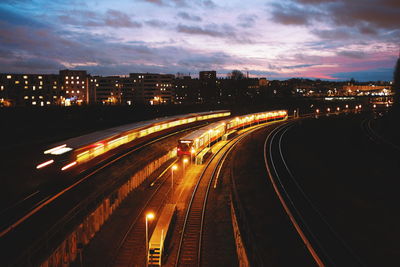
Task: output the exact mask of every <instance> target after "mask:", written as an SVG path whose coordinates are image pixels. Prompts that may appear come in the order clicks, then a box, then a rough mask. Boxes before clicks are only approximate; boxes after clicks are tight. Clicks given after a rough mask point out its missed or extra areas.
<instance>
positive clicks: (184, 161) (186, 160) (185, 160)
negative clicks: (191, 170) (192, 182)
mask: <svg viewBox="0 0 400 267" xmlns="http://www.w3.org/2000/svg"><path fill="white" fill-rule="evenodd" d="M186 163H188V159H187V158H184V159H183V173H185V165H186Z"/></svg>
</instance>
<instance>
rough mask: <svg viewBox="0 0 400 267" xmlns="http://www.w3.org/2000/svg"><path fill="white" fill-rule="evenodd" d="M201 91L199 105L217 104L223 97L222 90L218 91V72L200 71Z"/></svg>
mask: <svg viewBox="0 0 400 267" xmlns="http://www.w3.org/2000/svg"><path fill="white" fill-rule="evenodd" d="M199 80H200V84H201V87H200V91H199V92H198V99H197V100H198V102H199V103H205V102H207V103H215V102H218V99H219V97H220V95H221V93H220V90H217V72H216V71H215V70H210V71H200V72H199Z"/></svg>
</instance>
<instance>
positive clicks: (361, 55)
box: [336, 50, 366, 59]
mask: <svg viewBox="0 0 400 267" xmlns="http://www.w3.org/2000/svg"><path fill="white" fill-rule="evenodd" d="M336 54H337V55H338V56H345V57H350V58H354V59H362V58H365V57H366V54H365V53H364V52H363V51H349V50H344V51H338V52H337V53H336Z"/></svg>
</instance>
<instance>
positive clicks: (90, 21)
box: [58, 9, 142, 28]
mask: <svg viewBox="0 0 400 267" xmlns="http://www.w3.org/2000/svg"><path fill="white" fill-rule="evenodd" d="M58 18H59V19H60V21H61V22H62V23H64V24H69V25H74V26H86V27H111V28H139V27H141V26H142V24H141V23H139V22H136V21H133V20H132V19H131V17H130V16H129V15H128V14H126V13H123V12H121V11H119V10H114V9H108V10H107V11H106V12H105V13H104V14H101V13H100V14H99V13H95V12H93V11H87V10H72V11H70V12H69V13H68V14H66V15H60V16H59V17H58Z"/></svg>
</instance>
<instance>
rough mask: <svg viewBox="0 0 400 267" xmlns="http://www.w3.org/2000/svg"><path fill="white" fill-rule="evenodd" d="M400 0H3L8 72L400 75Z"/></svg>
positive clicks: (1, 50)
mask: <svg viewBox="0 0 400 267" xmlns="http://www.w3.org/2000/svg"><path fill="white" fill-rule="evenodd" d="M399 49H400V1H399V0H351V1H350V0H347V1H346V0H269V1H265V0H264V1H261V0H248V1H238V0H230V1H216V0H215V1H211V0H130V1H128V0H122V1H121V0H114V1H107V0H103V1H102V0H97V1H94V0H85V1H77V0H71V1H63V0H32V1H28V0H2V1H1V3H0V68H1V69H0V72H7V73H58V70H59V69H65V68H69V69H84V70H87V71H88V72H89V73H91V74H93V75H122V74H129V73H130V72H157V73H172V74H176V73H177V72H181V73H184V74H189V73H191V74H192V75H193V76H195V75H197V74H198V71H200V70H216V71H217V73H218V75H219V76H223V75H224V74H226V73H228V72H230V71H232V70H233V69H238V70H241V71H243V72H246V71H248V72H249V73H250V75H251V76H258V77H267V78H268V79H286V78H292V77H308V78H321V79H338V80H346V79H350V78H354V79H356V80H359V81H369V80H392V76H393V68H394V64H395V62H396V60H397V58H398V55H399Z"/></svg>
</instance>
